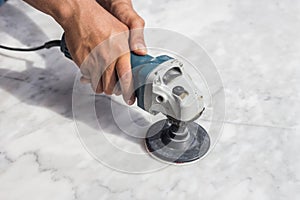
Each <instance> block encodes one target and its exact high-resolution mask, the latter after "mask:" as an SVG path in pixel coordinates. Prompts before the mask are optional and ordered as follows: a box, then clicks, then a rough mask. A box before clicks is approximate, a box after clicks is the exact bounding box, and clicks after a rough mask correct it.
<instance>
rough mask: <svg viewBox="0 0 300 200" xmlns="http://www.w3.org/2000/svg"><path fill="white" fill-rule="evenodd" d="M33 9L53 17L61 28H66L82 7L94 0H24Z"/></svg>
mask: <svg viewBox="0 0 300 200" xmlns="http://www.w3.org/2000/svg"><path fill="white" fill-rule="evenodd" d="M23 1H25V2H26V3H28V4H29V5H31V6H32V7H34V8H36V9H38V10H40V11H41V12H43V13H45V14H48V15H50V16H51V17H53V18H54V19H55V20H56V21H57V22H58V23H59V24H60V25H61V26H65V24H66V23H67V21H68V20H69V19H70V17H71V16H74V14H75V13H76V12H77V11H79V10H80V9H79V8H80V6H81V5H84V4H87V3H88V2H89V1H92V0H23Z"/></svg>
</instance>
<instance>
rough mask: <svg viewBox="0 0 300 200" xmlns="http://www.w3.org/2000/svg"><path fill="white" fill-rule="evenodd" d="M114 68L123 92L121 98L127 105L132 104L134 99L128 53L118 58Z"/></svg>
mask: <svg viewBox="0 0 300 200" xmlns="http://www.w3.org/2000/svg"><path fill="white" fill-rule="evenodd" d="M116 68H117V73H118V77H119V81H120V86H121V90H122V94H123V99H124V101H125V102H126V103H127V104H128V105H132V104H133V103H134V101H135V96H134V88H133V79H132V73H131V65H130V53H126V54H125V55H123V56H121V57H120V58H119V59H118V61H117V63H116Z"/></svg>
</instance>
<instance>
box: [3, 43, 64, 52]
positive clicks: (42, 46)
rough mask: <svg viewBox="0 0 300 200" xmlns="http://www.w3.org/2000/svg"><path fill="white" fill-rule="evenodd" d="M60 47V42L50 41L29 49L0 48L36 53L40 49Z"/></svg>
mask: <svg viewBox="0 0 300 200" xmlns="http://www.w3.org/2000/svg"><path fill="white" fill-rule="evenodd" d="M60 45H61V40H51V41H49V42H46V43H45V44H43V45H41V46H37V47H31V48H15V47H8V46H4V45H0V48H1V49H5V50H9V51H37V50H40V49H50V48H52V47H60Z"/></svg>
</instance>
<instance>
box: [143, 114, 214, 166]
mask: <svg viewBox="0 0 300 200" xmlns="http://www.w3.org/2000/svg"><path fill="white" fill-rule="evenodd" d="M170 127H171V125H170V123H168V121H167V119H165V120H161V121H158V122H156V123H155V124H153V125H152V126H151V127H150V128H149V130H148V132H147V136H146V139H145V143H146V148H147V150H148V152H149V153H150V154H151V155H153V156H154V157H156V158H158V159H159V160H162V161H166V162H168V163H172V164H184V163H189V162H193V161H196V160H198V159H200V158H201V157H203V156H204V155H205V154H206V153H207V152H208V149H209V147H210V138H209V136H208V134H207V132H206V130H205V129H204V128H203V127H201V126H200V125H199V124H197V123H195V122H190V123H188V124H187V131H188V137H187V138H185V139H184V140H182V141H180V139H179V140H176V143H182V144H183V145H180V147H177V146H178V145H174V144H172V143H175V142H174V141H173V140H172V138H170V137H171V136H170V134H169V132H170ZM173 139H174V138H173ZM166 141H169V143H167V142H166Z"/></svg>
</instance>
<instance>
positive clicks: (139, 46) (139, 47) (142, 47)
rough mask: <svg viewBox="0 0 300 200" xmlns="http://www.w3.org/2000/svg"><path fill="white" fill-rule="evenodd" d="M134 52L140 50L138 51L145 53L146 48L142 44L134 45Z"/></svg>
mask: <svg viewBox="0 0 300 200" xmlns="http://www.w3.org/2000/svg"><path fill="white" fill-rule="evenodd" d="M136 50H140V51H145V52H146V47H145V45H144V44H142V43H139V44H137V45H136Z"/></svg>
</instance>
